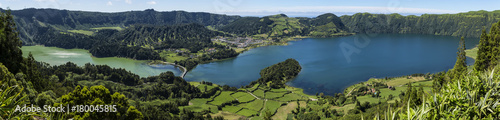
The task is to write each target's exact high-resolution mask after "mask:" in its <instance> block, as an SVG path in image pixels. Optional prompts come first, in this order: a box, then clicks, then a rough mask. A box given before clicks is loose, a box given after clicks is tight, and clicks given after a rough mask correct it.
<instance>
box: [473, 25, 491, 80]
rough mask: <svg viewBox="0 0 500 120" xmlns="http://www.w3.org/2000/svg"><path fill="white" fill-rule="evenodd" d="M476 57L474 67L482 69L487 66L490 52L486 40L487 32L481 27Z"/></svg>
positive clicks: (478, 69)
mask: <svg viewBox="0 0 500 120" xmlns="http://www.w3.org/2000/svg"><path fill="white" fill-rule="evenodd" d="M477 48H478V51H477V57H476V61H475V63H474V69H475V70H477V71H483V70H485V69H487V68H488V67H489V62H490V61H489V59H488V54H489V53H490V52H489V51H490V44H489V42H488V34H487V33H486V30H485V29H483V31H482V33H481V38H480V40H479V45H478V46H477Z"/></svg>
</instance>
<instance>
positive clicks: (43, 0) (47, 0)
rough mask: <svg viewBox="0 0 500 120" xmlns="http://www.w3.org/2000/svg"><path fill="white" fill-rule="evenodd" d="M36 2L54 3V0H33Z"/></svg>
mask: <svg viewBox="0 0 500 120" xmlns="http://www.w3.org/2000/svg"><path fill="white" fill-rule="evenodd" d="M35 1H37V2H56V0H35Z"/></svg>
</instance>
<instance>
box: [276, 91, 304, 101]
mask: <svg viewBox="0 0 500 120" xmlns="http://www.w3.org/2000/svg"><path fill="white" fill-rule="evenodd" d="M276 100H279V101H296V100H307V98H306V97H302V96H300V95H298V94H295V93H290V94H286V95H285V96H283V97H280V98H278V99H276Z"/></svg>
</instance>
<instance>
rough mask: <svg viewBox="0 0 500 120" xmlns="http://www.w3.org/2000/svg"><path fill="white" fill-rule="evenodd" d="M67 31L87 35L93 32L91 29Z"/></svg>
mask: <svg viewBox="0 0 500 120" xmlns="http://www.w3.org/2000/svg"><path fill="white" fill-rule="evenodd" d="M68 32H72V33H79V34H84V35H89V36H90V35H92V34H94V32H93V31H88V30H68Z"/></svg>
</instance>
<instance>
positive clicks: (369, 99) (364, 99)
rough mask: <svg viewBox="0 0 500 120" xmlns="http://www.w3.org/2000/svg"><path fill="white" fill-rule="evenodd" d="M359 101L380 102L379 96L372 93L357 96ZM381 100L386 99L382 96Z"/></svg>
mask: <svg viewBox="0 0 500 120" xmlns="http://www.w3.org/2000/svg"><path fill="white" fill-rule="evenodd" d="M357 99H358V101H359V103H365V102H370V103H378V101H379V98H375V97H372V96H370V95H365V96H359V97H357ZM380 101H385V99H382V98H380Z"/></svg>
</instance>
